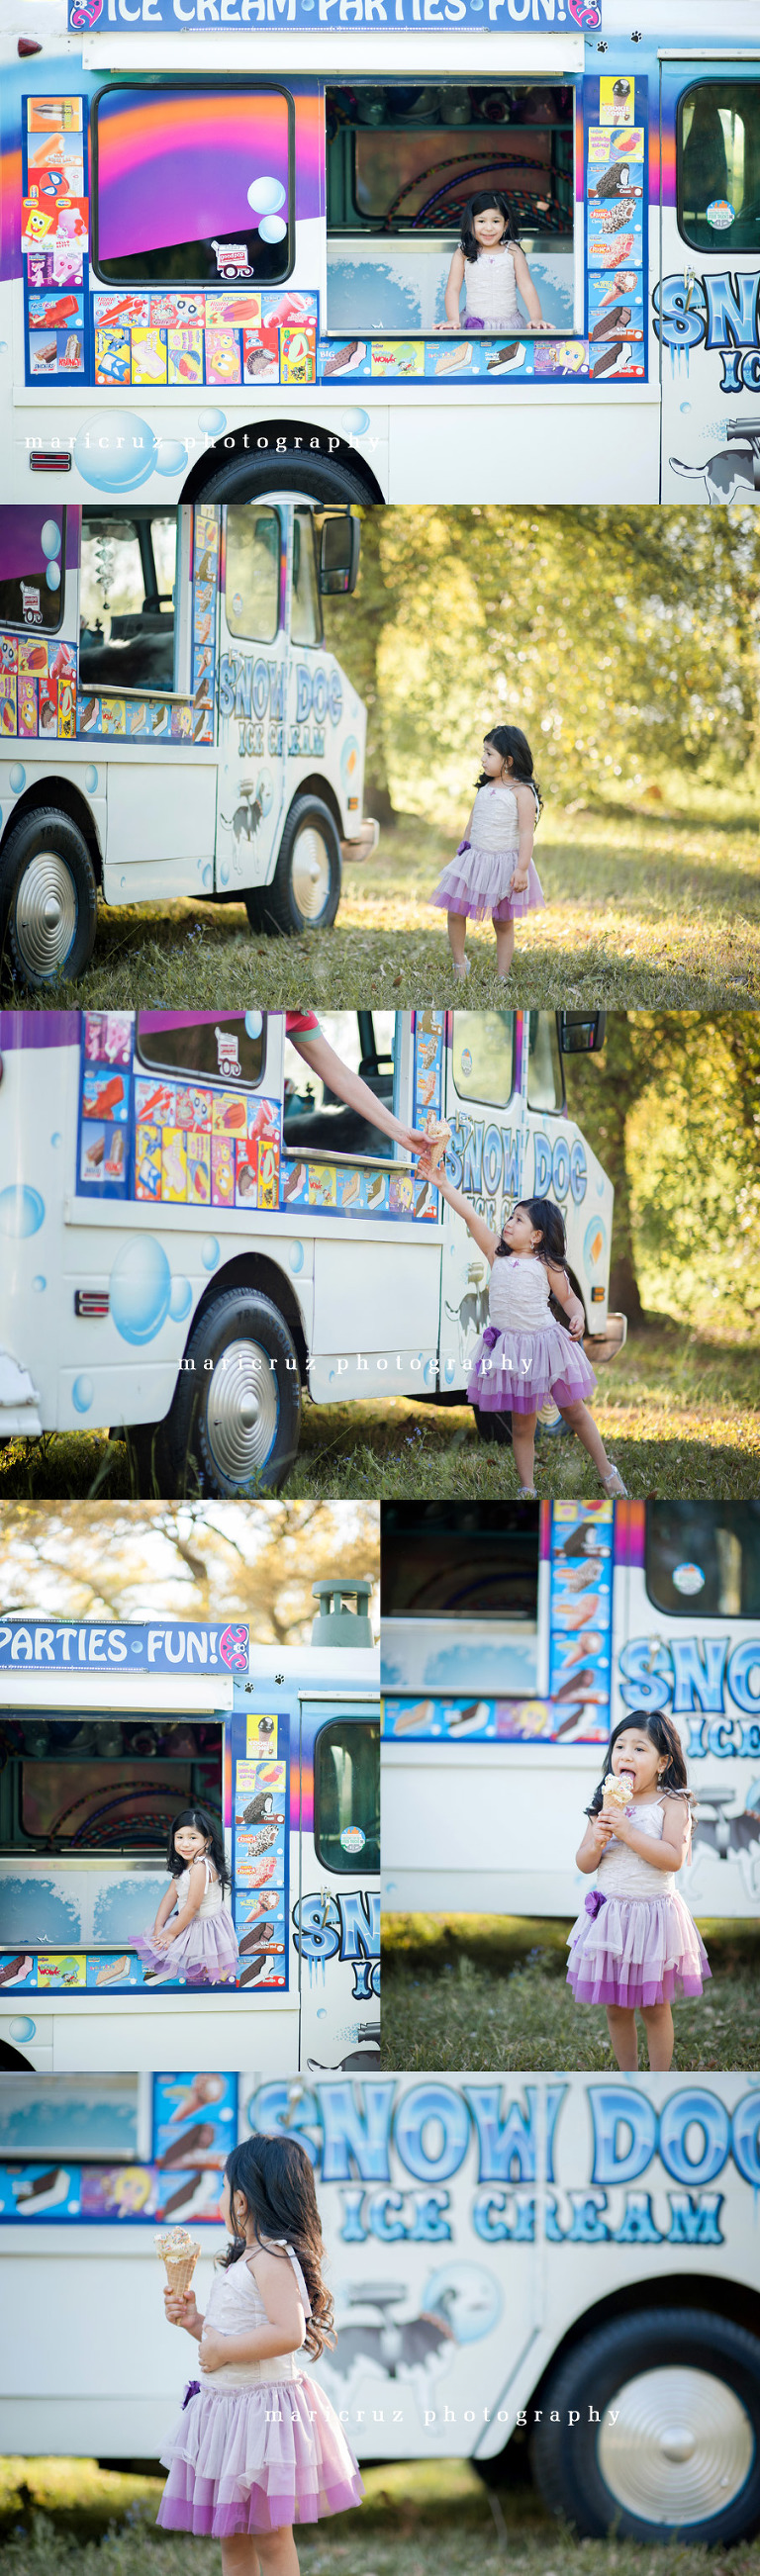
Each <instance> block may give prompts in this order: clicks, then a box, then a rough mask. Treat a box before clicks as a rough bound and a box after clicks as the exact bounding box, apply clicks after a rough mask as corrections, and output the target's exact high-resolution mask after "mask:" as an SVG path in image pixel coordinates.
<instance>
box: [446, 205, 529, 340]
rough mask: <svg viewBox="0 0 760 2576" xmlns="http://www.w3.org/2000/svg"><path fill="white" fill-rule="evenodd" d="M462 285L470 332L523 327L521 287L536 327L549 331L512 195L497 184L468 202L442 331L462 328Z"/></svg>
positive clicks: (452, 263) (452, 272)
mask: <svg viewBox="0 0 760 2576" xmlns="http://www.w3.org/2000/svg"><path fill="white" fill-rule="evenodd" d="M463 286H464V290H465V304H464V327H465V330H466V331H497V332H501V331H512V332H514V331H522V330H524V328H525V324H524V321H523V316H522V314H521V312H520V310H519V306H518V302H517V294H518V289H519V292H520V294H521V296H522V300H523V303H524V305H525V307H526V310H527V312H528V315H529V318H530V320H531V322H532V324H533V328H534V330H535V331H545V330H546V329H547V324H546V323H545V321H544V317H543V313H542V311H541V306H540V303H539V299H538V296H537V294H536V290H535V286H534V285H533V281H532V278H531V273H530V269H529V267H528V262H527V259H526V257H525V252H524V251H523V250H521V249H520V243H519V239H518V236H517V233H516V231H515V227H514V224H513V222H512V218H511V215H510V212H509V206H508V204H507V199H506V197H503V196H502V195H501V192H500V190H499V189H498V188H495V189H491V188H483V189H481V192H480V195H479V196H477V197H470V198H469V199H468V202H467V205H466V206H465V210H464V214H463V216H462V230H461V234H460V238H459V248H458V250H455V252H454V257H453V259H452V262H451V267H450V269H449V274H448V278H447V281H446V294H445V297H444V303H445V306H446V320H445V322H440V323H439V324H438V329H439V330H440V331H447V330H448V331H461V328H462V322H461V319H460V312H459V302H460V297H461V293H462V287H463Z"/></svg>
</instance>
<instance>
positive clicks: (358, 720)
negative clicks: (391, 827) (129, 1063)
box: [0, 498, 377, 988]
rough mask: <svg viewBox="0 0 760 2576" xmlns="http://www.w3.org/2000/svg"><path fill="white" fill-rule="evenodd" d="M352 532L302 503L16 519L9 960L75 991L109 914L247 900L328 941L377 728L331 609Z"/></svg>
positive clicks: (2, 524)
mask: <svg viewBox="0 0 760 2576" xmlns="http://www.w3.org/2000/svg"><path fill="white" fill-rule="evenodd" d="M359 542H360V530H359V522H358V519H356V518H355V517H352V516H351V513H350V512H349V511H348V510H343V511H341V510H334V511H332V512H327V513H324V512H322V513H320V514H319V519H318V521H317V517H316V515H315V512H314V510H313V509H312V508H311V506H310V505H309V504H308V503H306V504H298V503H294V502H293V501H289V500H288V499H287V498H281V499H279V500H271V501H266V502H264V501H262V502H261V503H258V504H255V505H246V504H244V505H243V506H241V507H240V508H237V509H235V508H230V509H224V510H220V509H219V508H206V507H203V508H202V507H201V506H200V504H199V505H198V506H197V507H194V506H191V505H189V504H188V505H187V506H183V507H182V508H169V507H167V506H166V503H165V502H164V503H159V505H158V507H157V508H153V509H150V508H148V509H142V508H137V509H135V510H125V509H120V510H114V509H113V508H103V507H96V508H95V509H92V510H90V509H87V510H85V511H84V512H82V511H81V510H77V509H74V510H66V509H62V508H56V507H53V508H50V509H47V510H46V509H30V508H25V509H7V508H4V507H1V506H0V955H4V957H5V963H6V965H7V966H10V968H11V969H12V970H13V971H14V973H15V976H16V979H17V981H18V982H19V983H20V984H22V985H27V986H30V987H32V988H40V987H42V988H44V987H45V986H46V985H48V984H50V983H51V982H54V981H55V979H56V977H57V976H59V975H60V974H62V973H65V974H66V976H67V977H68V978H69V979H72V978H74V979H75V978H76V977H77V976H79V975H81V974H82V972H83V970H84V968H85V966H86V965H87V962H88V959H89V957H90V956H91V954H92V949H93V945H94V940H95V925H96V913H97V905H98V900H99V898H100V899H102V901H103V902H104V903H107V904H111V905H116V904H134V903H144V902H171V901H173V900H174V899H175V898H177V897H179V896H182V895H194V896H195V897H196V898H198V897H200V898H201V900H204V901H205V900H206V899H209V900H211V899H213V900H214V901H216V902H221V903H225V902H226V903H231V902H238V903H240V902H244V903H245V906H246V910H247V913H248V918H249V921H250V923H251V926H252V928H254V929H256V930H258V931H262V930H263V931H268V932H270V933H274V932H277V931H280V932H285V933H286V934H287V933H294V932H299V931H304V930H308V929H314V930H317V929H325V928H327V927H329V926H330V925H331V923H332V922H333V921H334V920H335V916H336V913H337V910H338V904H339V901H340V890H341V864H342V860H344V859H361V858H365V857H366V856H367V854H368V852H369V851H370V850H371V849H373V848H374V846H375V842H376V840H377V826H376V825H375V824H373V823H369V822H366V821H364V819H363V815H362V798H363V787H364V745H365V736H366V713H365V709H364V707H363V705H362V702H361V699H360V698H359V697H357V694H356V690H355V689H354V688H352V686H351V682H350V680H349V679H347V677H346V674H345V672H344V671H342V670H341V668H340V664H339V663H338V662H337V661H336V659H335V656H334V654H333V653H330V652H328V651H327V649H326V646H325V641H324V633H323V624H322V598H323V596H327V595H328V594H337V593H344V594H345V593H347V592H349V591H352V590H353V589H354V587H355V584H356V578H357V573H358V567H359Z"/></svg>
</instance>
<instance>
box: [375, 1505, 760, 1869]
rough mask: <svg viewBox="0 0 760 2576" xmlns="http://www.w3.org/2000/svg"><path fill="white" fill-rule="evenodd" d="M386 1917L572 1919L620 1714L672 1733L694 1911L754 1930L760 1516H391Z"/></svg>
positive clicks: (385, 1672) (636, 1509) (485, 1512)
mask: <svg viewBox="0 0 760 2576" xmlns="http://www.w3.org/2000/svg"><path fill="white" fill-rule="evenodd" d="M382 1532H383V1547H382V1598H381V1620H382V1680H383V1692H384V1709H383V1748H382V1768H383V1903H384V1905H385V1906H387V1908H388V1909H389V1910H396V1911H398V1912H413V1911H416V1910H417V1909H419V1908H429V1909H430V1910H431V1911H433V1912H434V1913H441V1914H444V1913H462V1912H468V1911H471V1912H477V1913H478V1914H488V1913H493V1914H517V1915H520V1914H523V1915H538V1916H541V1915H573V1914H575V1913H577V1910H578V1907H579V1905H580V1904H581V1903H582V1901H583V1893H584V1888H585V1887H586V1885H587V1881H585V1880H583V1879H582V1878H581V1874H580V1872H579V1871H578V1870H577V1869H576V1867H575V1852H576V1850H577V1846H578V1843H579V1841H580V1837H581V1831H582V1827H583V1821H584V1809H585V1808H586V1807H587V1806H588V1803H589V1799H590V1797H591V1795H592V1792H593V1790H594V1789H595V1788H596V1785H597V1782H598V1781H599V1779H600V1777H601V1775H602V1773H603V1771H604V1770H605V1768H606V1764H605V1759H604V1753H605V1746H606V1744H607V1741H608V1738H609V1734H610V1729H611V1727H612V1726H616V1725H617V1724H618V1723H619V1722H620V1720H622V1719H624V1718H625V1714H626V1710H627V1709H661V1710H663V1711H664V1712H665V1713H666V1715H668V1716H670V1717H672V1718H674V1720H675V1723H676V1725H677V1727H678V1729H679V1732H680V1735H681V1739H682V1743H683V1748H684V1753H685V1755H686V1762H687V1770H688V1776H689V1784H690V1787H691V1789H692V1790H693V1792H694V1793H695V1797H696V1801H697V1808H696V1820H695V1826H694V1838H693V1846H692V1854H691V1860H690V1862H689V1865H688V1867H687V1868H686V1869H685V1870H684V1872H683V1875H682V1881H681V1884H682V1885H683V1890H684V1895H685V1897H686V1899H687V1902H688V1904H689V1906H690V1908H691V1911H692V1913H693V1914H697V1915H700V1916H702V1917H703V1918H709V1917H711V1916H712V1917H714V1916H723V1917H741V1916H743V1917H745V1918H746V1919H750V1920H754V1919H757V1918H758V1915H760V1506H759V1505H758V1504H757V1503H732V1502H725V1503H719V1502H714V1503H712V1502H710V1503H703V1502H680V1501H674V1502H648V1503H638V1502H627V1503H615V1504H612V1503H608V1502H591V1503H587V1502H582V1503H573V1502H555V1503H541V1504H540V1505H539V1504H529V1503H528V1504H521V1503H514V1504H511V1503H505V1504H500V1503H494V1504H482V1505H477V1504H468V1505H467V1507H466V1512H465V1510H464V1509H462V1510H458V1508H457V1506H456V1504H453V1503H441V1504H437V1503H427V1504H425V1503H423V1504H406V1503H398V1502H390V1503H384V1504H383V1506H382Z"/></svg>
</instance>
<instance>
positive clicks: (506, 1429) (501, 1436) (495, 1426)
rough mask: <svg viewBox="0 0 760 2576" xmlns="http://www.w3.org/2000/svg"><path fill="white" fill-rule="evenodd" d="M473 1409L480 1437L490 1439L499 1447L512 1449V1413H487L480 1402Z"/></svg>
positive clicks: (480, 1438)
mask: <svg viewBox="0 0 760 2576" xmlns="http://www.w3.org/2000/svg"><path fill="white" fill-rule="evenodd" d="M472 1410H473V1413H474V1416H475V1429H476V1431H477V1435H478V1439H479V1440H486V1441H490V1442H491V1444H492V1446H495V1447H496V1448H499V1449H511V1447H512V1415H511V1413H486V1412H485V1411H484V1409H483V1406H482V1405H480V1404H474V1405H473V1408H472Z"/></svg>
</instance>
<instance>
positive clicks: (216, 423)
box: [198, 411, 227, 438]
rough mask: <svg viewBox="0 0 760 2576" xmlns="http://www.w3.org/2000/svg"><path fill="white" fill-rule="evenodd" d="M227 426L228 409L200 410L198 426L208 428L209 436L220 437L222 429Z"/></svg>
mask: <svg viewBox="0 0 760 2576" xmlns="http://www.w3.org/2000/svg"><path fill="white" fill-rule="evenodd" d="M226 427H227V414H226V411H199V413H198V428H199V429H205V430H207V432H208V435H209V438H218V436H219V432H220V430H221V429H226Z"/></svg>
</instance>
